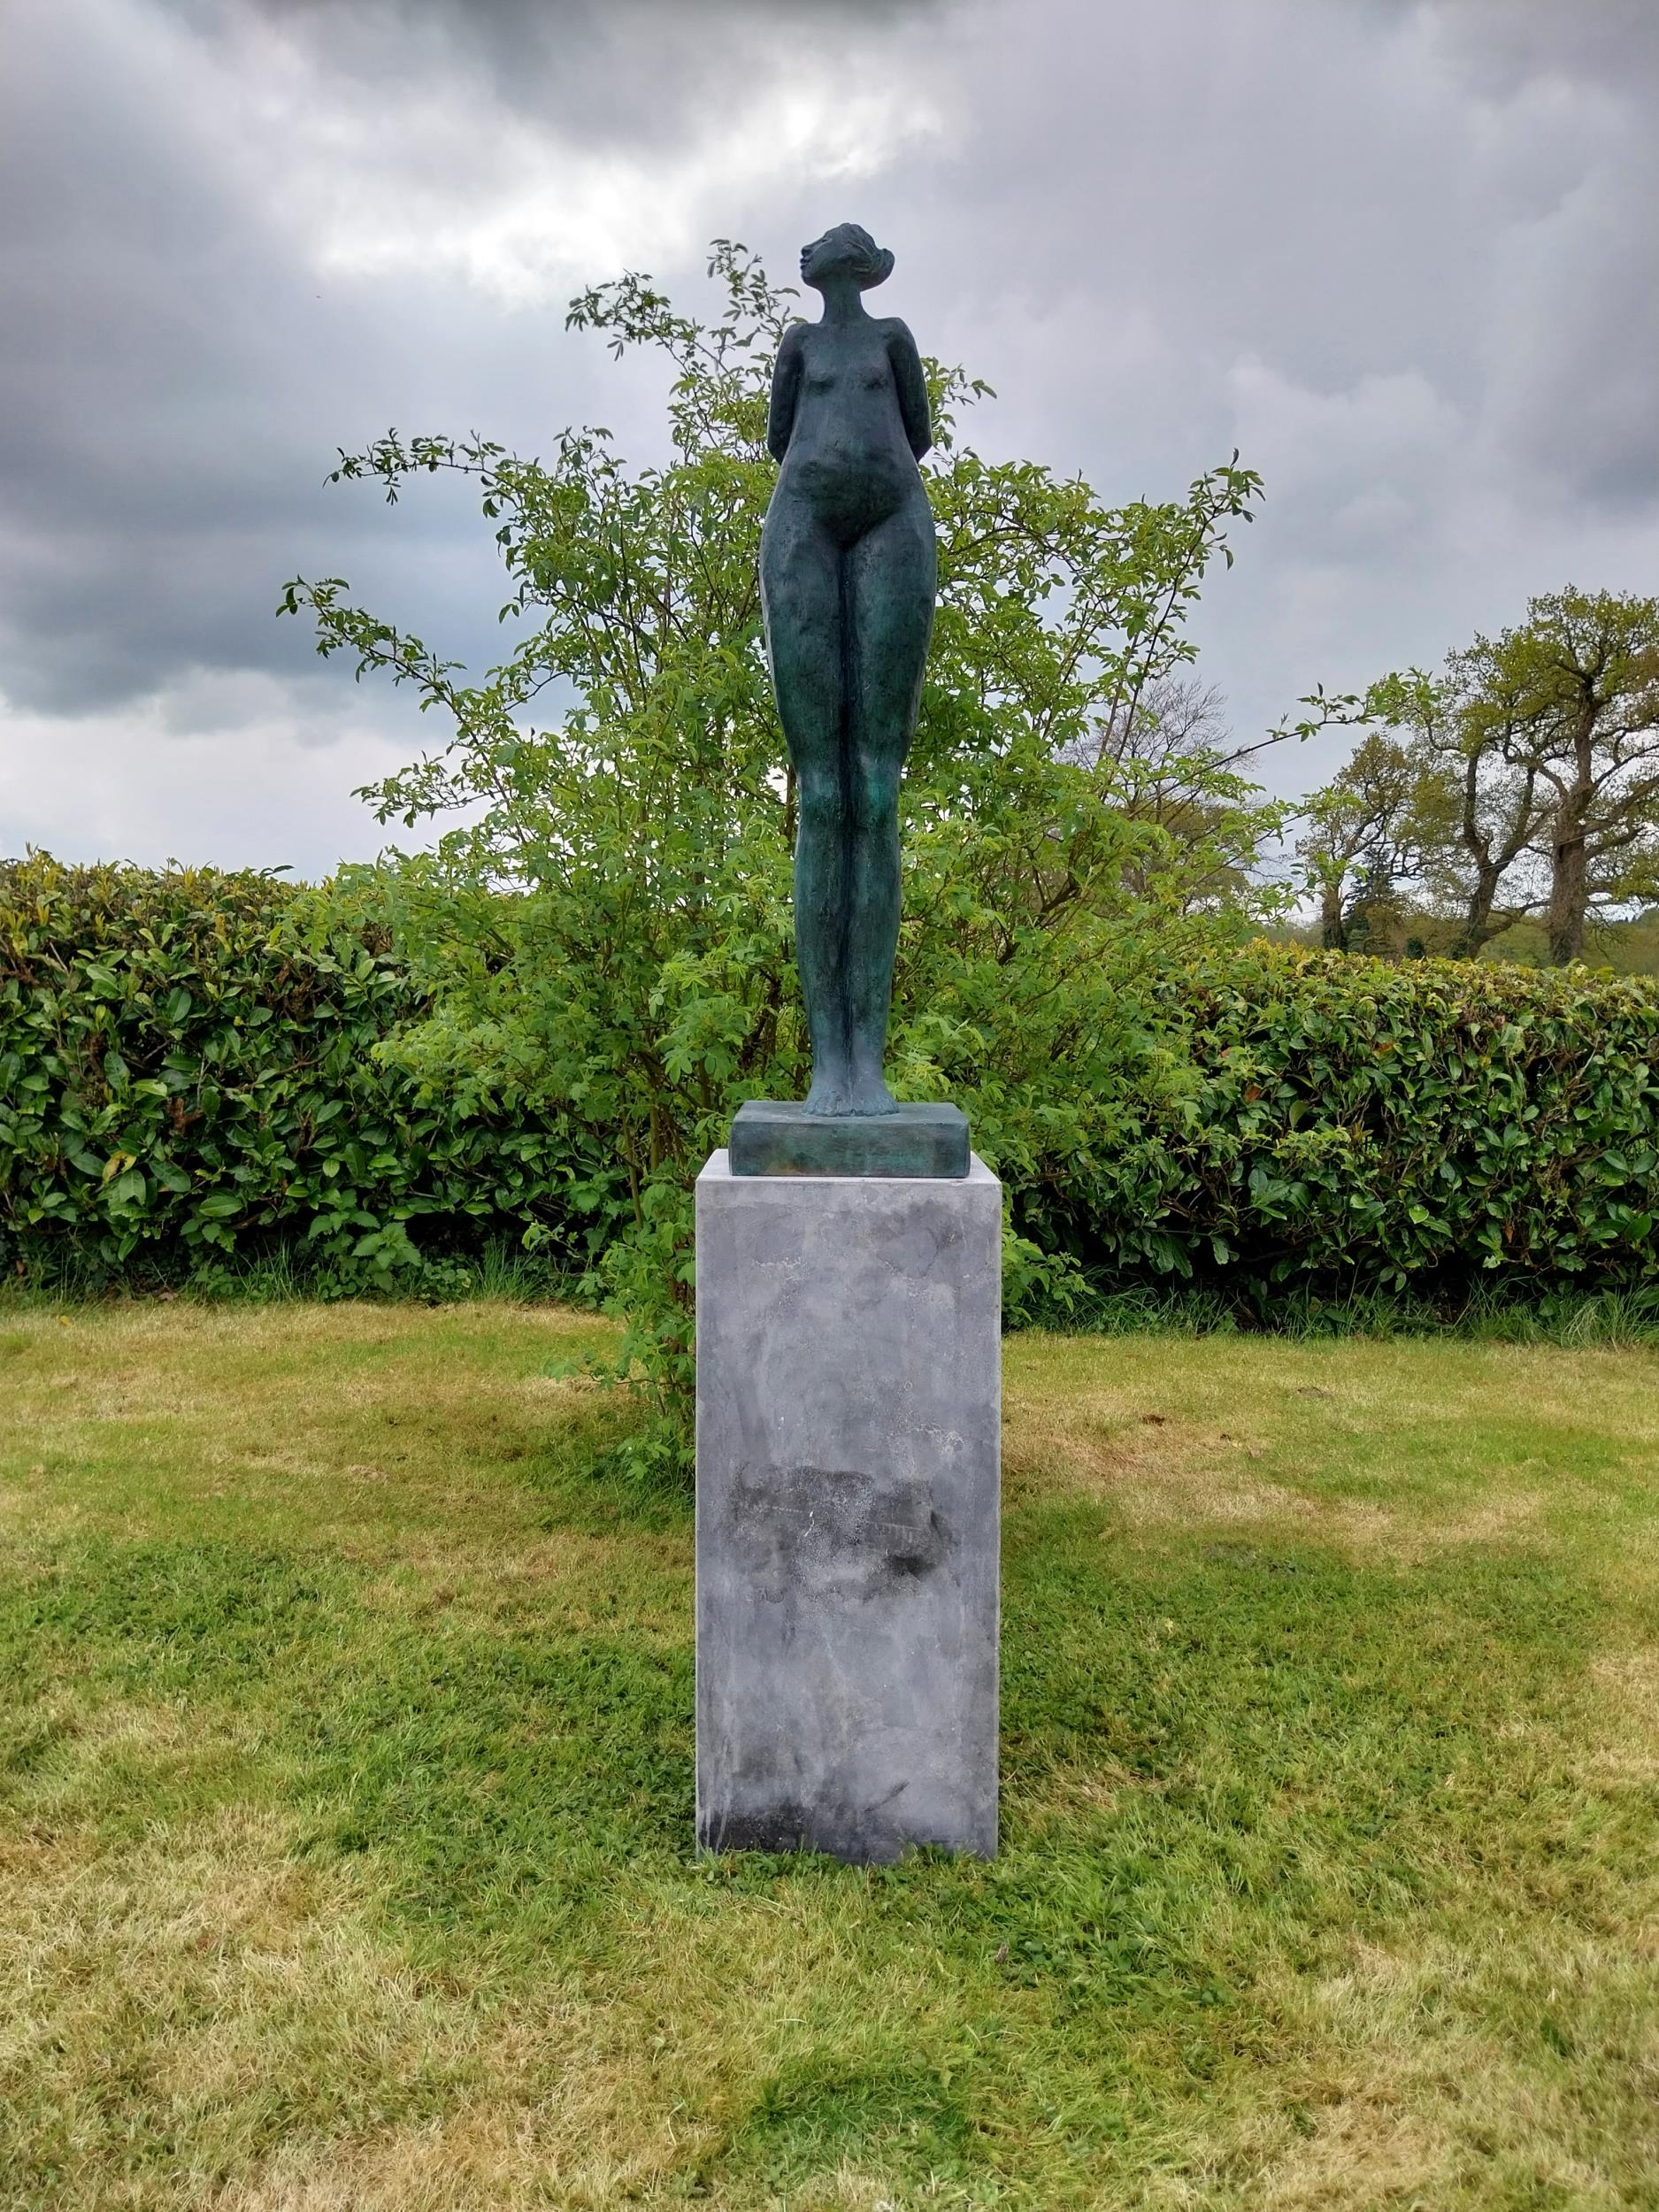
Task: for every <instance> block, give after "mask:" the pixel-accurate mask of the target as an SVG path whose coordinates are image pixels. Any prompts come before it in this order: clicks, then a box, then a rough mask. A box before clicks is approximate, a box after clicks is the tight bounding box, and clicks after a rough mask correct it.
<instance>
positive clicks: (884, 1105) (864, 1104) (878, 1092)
mask: <svg viewBox="0 0 1659 2212" xmlns="http://www.w3.org/2000/svg"><path fill="white" fill-rule="evenodd" d="M898 1110H899V1102H898V1100H897V1099H896V1098H895V1097H894V1095H893V1094H892V1092H891V1091H890V1090H889V1089H888V1088H887V1085H886V1083H885V1082H883V1080H882V1079H881V1071H880V1069H879V1068H863V1069H857V1070H855V1071H854V1074H853V1079H852V1081H851V1083H850V1084H849V1087H848V1090H847V1103H846V1105H845V1106H843V1107H842V1109H841V1111H842V1112H843V1113H846V1114H896V1113H897V1112H898Z"/></svg>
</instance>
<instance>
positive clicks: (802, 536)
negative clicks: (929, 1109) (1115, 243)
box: [760, 223, 935, 1114]
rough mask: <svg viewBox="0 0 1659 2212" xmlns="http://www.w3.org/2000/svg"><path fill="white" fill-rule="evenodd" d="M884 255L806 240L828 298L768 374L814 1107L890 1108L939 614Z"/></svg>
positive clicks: (776, 604) (772, 520) (775, 651)
mask: <svg viewBox="0 0 1659 2212" xmlns="http://www.w3.org/2000/svg"><path fill="white" fill-rule="evenodd" d="M892 267H893V256H892V255H891V254H890V253H887V252H885V251H883V250H881V249H880V248H879V247H878V246H877V244H876V242H875V241H874V239H872V237H871V235H870V234H869V232H868V231H865V230H861V229H860V228H859V227H858V226H857V224H856V223H841V224H840V225H838V226H837V227H836V228H835V229H833V230H830V231H826V232H825V234H824V235H823V237H822V238H819V239H818V240H816V241H815V242H813V243H812V244H811V245H810V246H807V247H805V248H804V249H803V251H802V255H801V275H802V278H803V280H804V281H805V282H806V283H807V284H809V285H810V286H811V288H813V290H814V291H817V292H820V293H822V295H823V297H824V314H823V319H822V320H821V321H818V322H816V323H792V324H791V325H790V326H789V328H788V329H787V331H786V332H785V333H784V338H783V343H782V344H781V346H780V348H779V349H778V363H777V366H776V368H775V369H774V370H773V372H772V418H771V421H770V423H769V425H768V427H767V433H766V442H767V444H768V446H769V447H770V448H771V450H772V457H773V459H774V460H777V461H780V462H781V463H782V468H781V471H780V474H779V478H778V484H777V488H776V489H775V491H774V492H773V493H772V503H771V505H770V506H769V507H768V508H767V510H766V522H765V527H764V531H763V532H762V534H761V541H760V583H761V599H762V604H763V607H764V615H765V625H766V649H767V653H768V655H769V657H770V659H771V662H772V685H773V688H774V689H775V691H776V692H777V695H778V712H779V715H780V718H781V720H782V723H783V733H784V737H785V740H786V741H787V745H788V748H789V757H790V759H791V761H792V762H793V764H794V766H795V784H796V792H797V796H798V801H799V806H800V834H799V837H798V839H797V841H796V844H795V949H796V955H797V957H798V959H799V962H800V968H801V984H802V989H803V994H804V995H805V999H806V1018H807V1029H808V1032H809V1033H810V1038H811V1043H812V1086H811V1088H810V1091H809V1092H808V1094H807V1100H806V1110H807V1111H808V1112H809V1113H812V1114H890V1113H892V1112H894V1111H895V1103H894V1098H893V1094H892V1092H891V1091H889V1090H888V1088H887V1084H886V1082H885V1080H884V1079H883V1077H882V1072H881V1064H882V1057H883V1054H884V1051H885V1048H886V1044H887V1003H888V1001H889V999H890V997H891V995H892V991H893V961H894V956H895V952H896V950H897V948H898V937H899V772H900V769H901V768H902V765H903V762H904V756H905V753H906V751H907V750H908V749H909V747H910V737H911V733H913V731H914V729H915V726H916V710H917V705H918V701H919V699H920V696H921V687H922V666H923V663H924V662H925V661H926V657H927V640H928V634H929V633H930V631H931V630H932V628H933V588H934V570H935V557H934V549H933V515H932V512H931V511H930V510H929V508H928V504H927V494H926V491H925V490H924V489H923V487H922V479H921V475H920V472H918V468H917V465H916V464H917V462H918V460H919V459H920V457H921V456H922V455H923V454H924V453H926V450H927V449H928V447H929V446H930V445H931V444H932V442H933V432H932V426H931V424H930V422H929V419H928V410H927V387H926V384H925V382H924V381H923V378H922V365H921V361H920V359H919V357H918V354H917V350H916V341H915V340H914V339H913V338H912V337H911V335H910V332H909V331H908V330H907V329H906V328H905V326H904V325H903V324H902V322H900V321H899V320H898V319H897V318H896V317H890V318H887V319H877V318H875V317H873V316H871V315H867V314H866V313H865V312H864V304H863V302H862V301H861V300H860V298H859V294H860V293H861V292H864V291H865V290H867V289H868V288H870V287H871V286H872V285H874V284H879V283H880V282H881V281H882V280H883V279H884V278H885V277H886V276H887V274H888V273H889V271H890V270H891V269H892Z"/></svg>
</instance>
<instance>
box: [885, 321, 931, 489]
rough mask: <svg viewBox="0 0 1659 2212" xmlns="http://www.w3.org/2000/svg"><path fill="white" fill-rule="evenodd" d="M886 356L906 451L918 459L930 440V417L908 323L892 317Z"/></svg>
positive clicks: (919, 366)
mask: <svg viewBox="0 0 1659 2212" xmlns="http://www.w3.org/2000/svg"><path fill="white" fill-rule="evenodd" d="M887 358H888V359H889V360H890V361H891V362H892V364H893V382H894V386H895V389H896V390H897V392H898V396H899V414H900V417H901V419H902V421H903V424H904V434H905V436H906V437H907V438H908V439H909V440H910V451H911V452H912V453H913V454H914V455H915V456H916V457H917V459H918V461H919V460H920V459H921V457H922V456H923V454H924V453H926V450H927V449H928V447H929V446H931V445H932V444H933V414H932V411H930V409H929V407H928V404H927V379H926V377H925V376H924V375H923V374H922V357H921V355H920V354H919V353H918V351H917V350H916V341H915V339H914V338H912V337H911V335H910V330H909V328H908V326H906V325H905V324H903V323H902V322H900V321H899V320H898V319H896V317H895V320H894V324H893V330H892V334H891V335H890V336H889V337H888V339H887Z"/></svg>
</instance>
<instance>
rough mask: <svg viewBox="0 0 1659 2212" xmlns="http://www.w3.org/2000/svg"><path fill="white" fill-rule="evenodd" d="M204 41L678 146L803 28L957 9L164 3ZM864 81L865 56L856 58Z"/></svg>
mask: <svg viewBox="0 0 1659 2212" xmlns="http://www.w3.org/2000/svg"><path fill="white" fill-rule="evenodd" d="M166 4H168V5H170V6H171V7H172V8H173V10H174V12H176V13H178V14H179V15H180V17H181V18H183V19H185V20H187V21H188V22H189V23H190V24H191V25H192V26H193V27H195V28H196V29H197V30H198V31H199V32H200V33H201V34H202V35H204V36H208V37H212V36H218V35H223V34H224V33H225V32H226V30H227V29H230V30H233V31H234V27H235V24H236V21H237V19H238V18H239V17H240V18H242V19H246V18H247V17H249V16H255V17H259V18H262V19H264V20H265V21H266V22H267V23H269V24H271V25H273V27H277V28H279V29H280V30H281V31H283V32H284V33H286V34H287V35H289V36H290V37H292V38H294V39H295V40H296V41H299V42H303V45H304V46H305V48H306V50H308V51H309V52H310V53H311V55H313V56H314V57H315V58H316V59H317V61H318V63H319V65H320V66H323V67H326V68H327V69H329V70H332V71H336V72H340V73H345V74H348V75H350V76H352V77H355V78H357V79H358V80H359V81H362V82H364V83H365V84H366V85H378V86H380V87H384V86H385V85H386V84H387V83H388V81H398V80H402V81H405V82H406V81H411V80H414V81H421V80H428V81H429V80H431V79H432V78H433V77H434V75H437V74H439V73H442V74H444V75H445V76H446V77H447V80H448V81H449V82H450V83H451V84H452V85H453V84H454V82H455V73H456V72H457V70H459V71H461V72H462V73H463V74H464V75H470V76H471V78H472V81H473V84H474V86H475V87H487V88H488V92H489V93H490V95H491V96H493V97H494V98H495V99H496V100H499V101H500V102H502V103H503V104H505V105H508V106H510V107H514V108H526V107H529V108H533V109H534V110H536V111H538V112H541V113H544V114H547V115H549V116H550V117H556V118H557V121H558V124H559V127H560V128H561V129H562V130H564V131H565V132H567V133H569V134H572V135H573V136H576V137H578V138H582V139H590V140H601V141H603V140H607V139H618V138H620V139H626V140H637V139H640V138H642V137H647V136H652V135H655V136H657V137H663V136H664V135H665V136H667V137H669V138H671V139H672V138H675V137H678V136H680V135H681V134H683V133H684V132H685V131H686V130H687V127H688V126H689V125H690V123H691V120H692V119H693V117H694V115H695V111H696V110H697V109H698V107H699V106H700V105H702V104H705V103H706V102H707V101H708V100H709V99H710V98H711V97H712V98H718V97H720V96H722V94H723V93H729V90H730V88H731V85H732V82H733V78H734V77H738V76H741V73H743V72H744V71H745V70H747V69H749V68H751V67H753V66H755V65H757V64H759V65H764V64H765V63H766V62H767V60H768V59H769V58H774V57H775V56H776V54H777V52H778V49H779V47H780V44H781V43H784V42H788V41H790V40H792V39H795V38H798V37H799V36H800V35H802V33H803V30H809V29H810V30H811V31H813V32H815V33H819V34H821V33H822V32H823V31H824V30H825V29H826V27H828V28H830V29H832V30H838V29H842V28H844V30H845V32H846V33H847V35H849V37H853V36H856V35H857V34H858V33H859V32H860V31H861V30H869V29H879V28H880V27H884V26H887V25H890V24H892V23H894V22H895V21H899V20H902V19H912V18H916V17H919V16H926V15H932V14H939V13H943V12H947V11H948V10H949V9H950V8H951V7H952V6H953V5H954V4H956V0H166ZM847 64H848V66H849V68H852V69H854V70H856V67H857V65H858V58H857V56H856V53H850V54H849V55H848V56H847Z"/></svg>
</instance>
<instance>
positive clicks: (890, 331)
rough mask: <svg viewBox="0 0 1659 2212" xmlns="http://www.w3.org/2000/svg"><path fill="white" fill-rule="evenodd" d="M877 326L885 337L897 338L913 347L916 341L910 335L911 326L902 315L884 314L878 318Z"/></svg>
mask: <svg viewBox="0 0 1659 2212" xmlns="http://www.w3.org/2000/svg"><path fill="white" fill-rule="evenodd" d="M876 327H877V328H878V329H879V331H880V333H881V334H882V336H883V337H884V338H887V339H889V340H890V339H895V338H896V339H898V340H899V341H900V342H902V344H904V345H907V346H912V347H913V346H914V345H915V343H916V341H915V339H914V338H913V337H912V336H911V335H910V325H909V323H907V322H906V321H905V319H904V318H903V316H902V315H883V316H881V317H879V319H877V323H876Z"/></svg>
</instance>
